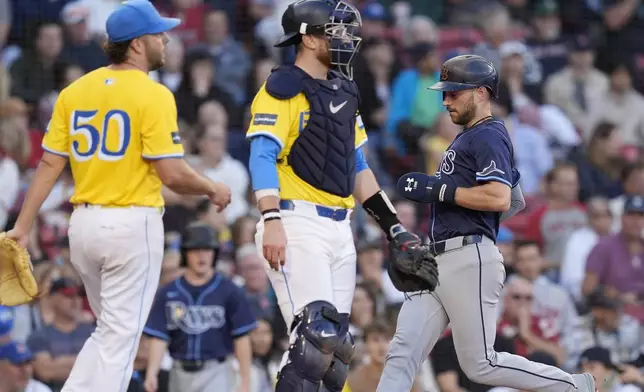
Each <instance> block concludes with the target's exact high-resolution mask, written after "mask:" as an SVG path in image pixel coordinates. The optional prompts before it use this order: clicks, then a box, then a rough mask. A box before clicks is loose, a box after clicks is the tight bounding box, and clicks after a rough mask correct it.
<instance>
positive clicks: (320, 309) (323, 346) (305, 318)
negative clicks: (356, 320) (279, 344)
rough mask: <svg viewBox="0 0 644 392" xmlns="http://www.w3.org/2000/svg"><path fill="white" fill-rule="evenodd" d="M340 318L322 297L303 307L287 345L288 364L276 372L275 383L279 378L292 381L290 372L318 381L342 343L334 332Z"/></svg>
mask: <svg viewBox="0 0 644 392" xmlns="http://www.w3.org/2000/svg"><path fill="white" fill-rule="evenodd" d="M341 320H342V319H341V317H340V315H339V313H338V311H337V310H336V309H335V307H334V306H333V305H331V304H330V303H328V302H326V301H315V302H312V303H310V304H308V305H307V306H306V307H305V308H304V311H303V312H302V313H301V314H300V315H299V316H298V317H297V320H296V321H297V322H298V323H297V326H296V327H295V330H294V333H295V341H294V342H293V344H291V346H290V347H289V354H288V357H289V363H288V365H290V366H288V365H287V366H285V367H284V369H283V371H282V372H280V380H278V385H279V384H280V381H282V380H281V379H282V378H284V381H283V383H286V382H287V381H288V382H289V384H291V385H293V381H292V380H291V378H293V377H294V376H297V377H299V379H301V380H302V381H308V382H309V383H317V384H318V385H319V383H320V381H322V378H323V377H324V375H325V374H326V372H327V370H328V369H329V366H331V362H332V361H333V358H334V355H335V352H336V349H337V347H338V346H339V345H340V344H341V343H342V339H341V337H340V336H339V335H338V331H339V329H340V324H341ZM304 384H305V383H302V385H304ZM296 391H299V389H297V390H296Z"/></svg>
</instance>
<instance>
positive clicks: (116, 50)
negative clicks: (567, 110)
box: [103, 40, 132, 64]
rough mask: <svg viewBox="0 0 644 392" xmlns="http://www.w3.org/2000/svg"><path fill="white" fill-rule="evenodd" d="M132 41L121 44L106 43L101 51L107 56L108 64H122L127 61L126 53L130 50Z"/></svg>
mask: <svg viewBox="0 0 644 392" xmlns="http://www.w3.org/2000/svg"><path fill="white" fill-rule="evenodd" d="M131 43H132V40H128V41H123V42H109V41H108V42H107V43H105V45H104V46H103V51H104V52H105V54H106V55H107V59H108V60H109V62H110V64H123V63H125V61H127V51H128V49H130V44H131Z"/></svg>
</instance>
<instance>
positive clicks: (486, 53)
mask: <svg viewBox="0 0 644 392" xmlns="http://www.w3.org/2000/svg"><path fill="white" fill-rule="evenodd" d="M481 16H482V17H483V18H482V19H481V21H480V22H479V23H480V24H481V28H482V30H483V34H484V36H485V40H484V42H481V43H479V44H476V45H474V47H473V48H472V52H473V53H474V54H477V55H479V56H483V57H485V58H486V59H488V60H490V61H491V62H492V63H493V64H494V66H495V67H496V69H501V58H502V56H501V53H500V49H501V45H502V44H503V43H504V42H506V41H510V40H512V39H513V38H516V37H514V31H513V26H512V20H511V19H510V14H509V12H508V10H507V8H505V7H503V6H492V7H489V8H488V9H486V10H485V11H484V12H483V13H482V15H481ZM522 56H523V61H524V69H523V72H524V74H523V75H524V79H523V82H524V83H525V84H526V85H534V84H537V85H538V84H539V83H541V82H542V79H543V75H542V72H541V64H540V63H539V62H538V61H537V59H536V58H535V57H534V55H533V54H532V53H531V52H530V51H529V50H527V48H526V51H525V52H524V53H523V54H522Z"/></svg>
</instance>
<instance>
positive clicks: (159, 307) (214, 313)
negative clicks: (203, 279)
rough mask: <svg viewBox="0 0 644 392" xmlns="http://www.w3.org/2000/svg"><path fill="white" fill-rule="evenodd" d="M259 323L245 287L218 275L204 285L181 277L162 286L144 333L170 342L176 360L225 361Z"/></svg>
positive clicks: (171, 352) (172, 354)
mask: <svg viewBox="0 0 644 392" xmlns="http://www.w3.org/2000/svg"><path fill="white" fill-rule="evenodd" d="M256 325H257V322H256V319H255V316H254V315H253V312H252V309H251V306H250V304H249V303H248V301H247V299H246V296H245V294H244V291H243V289H241V288H239V287H237V286H236V285H235V284H234V283H233V282H232V281H230V280H229V279H227V278H225V277H224V276H222V275H221V274H215V275H214V276H213V278H212V279H211V280H210V282H208V283H206V284H205V285H203V286H192V285H191V284H190V283H188V282H187V281H186V280H185V278H183V277H181V278H178V279H176V280H174V281H173V282H171V283H169V284H167V285H165V286H164V287H162V288H161V289H160V290H159V292H158V293H157V295H156V298H155V299H154V304H153V305H152V310H151V311H150V316H149V317H148V322H147V324H146V326H145V329H144V330H143V333H145V334H146V335H149V336H152V337H154V338H157V339H163V340H165V341H166V342H168V351H169V353H170V356H171V357H172V358H174V359H179V360H191V361H192V360H212V359H215V360H222V359H224V358H226V357H227V356H228V355H230V354H231V353H232V352H233V341H234V339H236V338H239V337H241V336H244V335H245V334H247V333H249V332H250V331H251V330H253V329H254V328H255V327H256Z"/></svg>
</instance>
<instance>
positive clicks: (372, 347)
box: [347, 321, 419, 392]
mask: <svg viewBox="0 0 644 392" xmlns="http://www.w3.org/2000/svg"><path fill="white" fill-rule="evenodd" d="M393 336H394V334H393V331H392V329H391V327H389V326H388V325H386V324H384V323H382V322H378V321H376V322H374V323H372V324H369V325H368V326H367V327H366V328H365V330H364V344H365V348H366V352H367V356H366V358H365V359H366V361H365V363H363V364H362V365H361V366H358V367H357V368H355V369H354V370H353V371H351V372H350V373H349V377H348V379H347V389H348V391H349V392H371V391H375V390H376V387H377V386H378V381H379V380H380V376H381V375H382V370H383V369H384V366H385V358H386V357H387V350H388V349H389V342H390V341H391V339H392V338H393ZM411 392H419V388H418V386H416V385H414V386H413V387H412V389H411Z"/></svg>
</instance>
